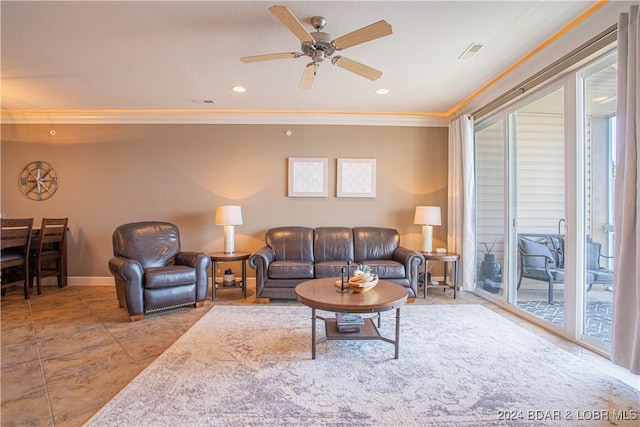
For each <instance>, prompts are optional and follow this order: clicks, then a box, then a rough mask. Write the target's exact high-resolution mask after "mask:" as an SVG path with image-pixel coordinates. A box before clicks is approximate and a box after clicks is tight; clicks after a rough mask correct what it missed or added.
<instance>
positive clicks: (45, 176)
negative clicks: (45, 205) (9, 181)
mask: <svg viewBox="0 0 640 427" xmlns="http://www.w3.org/2000/svg"><path fill="white" fill-rule="evenodd" d="M59 185H60V177H59V176H58V172H56V170H55V169H54V168H53V166H51V165H50V164H49V163H47V162H43V161H37V162H31V163H29V164H28V165H27V166H25V167H24V169H23V170H22V173H21V174H20V189H21V190H22V192H23V193H24V195H25V196H27V197H28V198H30V199H31V200H37V201H43V200H47V199H49V198H50V197H52V196H53V195H54V194H56V191H58V186H59Z"/></svg>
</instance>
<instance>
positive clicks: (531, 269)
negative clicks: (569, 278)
mask: <svg viewBox="0 0 640 427" xmlns="http://www.w3.org/2000/svg"><path fill="white" fill-rule="evenodd" d="M518 251H519V253H520V266H519V276H518V289H520V286H521V285H522V279H524V278H526V279H532V280H540V281H543V282H547V283H548V284H549V291H548V298H547V301H548V302H549V303H552V302H553V286H554V284H556V283H564V277H565V272H564V242H563V238H562V236H559V235H557V234H518ZM585 251H586V261H587V262H586V266H585V267H586V272H585V283H586V284H587V285H588V288H587V291H590V290H591V288H592V286H593V285H596V284H601V285H609V286H611V285H613V271H612V270H610V269H608V268H606V267H603V266H601V264H600V262H601V259H602V258H612V257H610V256H606V255H602V245H601V244H600V243H596V242H594V241H593V239H592V238H591V236H587V242H586V248H585Z"/></svg>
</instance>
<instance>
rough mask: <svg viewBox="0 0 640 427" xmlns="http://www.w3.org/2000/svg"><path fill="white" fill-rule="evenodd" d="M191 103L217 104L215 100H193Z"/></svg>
mask: <svg viewBox="0 0 640 427" xmlns="http://www.w3.org/2000/svg"><path fill="white" fill-rule="evenodd" d="M191 102H193V103H194V104H215V103H216V101H214V100H213V99H192V100H191Z"/></svg>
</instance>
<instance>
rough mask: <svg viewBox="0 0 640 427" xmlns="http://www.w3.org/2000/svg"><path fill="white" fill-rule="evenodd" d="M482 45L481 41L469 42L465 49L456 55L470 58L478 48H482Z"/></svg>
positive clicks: (461, 57)
mask: <svg viewBox="0 0 640 427" xmlns="http://www.w3.org/2000/svg"><path fill="white" fill-rule="evenodd" d="M482 46H484V45H483V44H482V43H471V44H470V45H469V47H468V48H467V49H465V51H464V52H462V54H461V55H460V56H458V59H463V60H467V59H471V58H472V57H473V56H474V55H475V54H476V53H478V51H479V50H480V49H482Z"/></svg>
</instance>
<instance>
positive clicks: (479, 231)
mask: <svg viewBox="0 0 640 427" xmlns="http://www.w3.org/2000/svg"><path fill="white" fill-rule="evenodd" d="M503 129H504V122H503V121H502V120H500V121H498V122H497V123H494V124H492V125H490V126H488V127H486V128H484V129H481V130H478V131H477V132H476V133H475V140H476V141H475V150H476V241H477V242H478V243H477V253H478V256H477V265H476V283H477V287H478V288H480V289H483V290H485V291H487V292H489V293H491V294H495V295H496V296H497V297H502V296H503V295H504V291H505V290H504V288H503V266H504V243H505V239H504V227H505V222H504V211H505V183H504V177H505V173H504V145H505V144H504V131H503Z"/></svg>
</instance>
